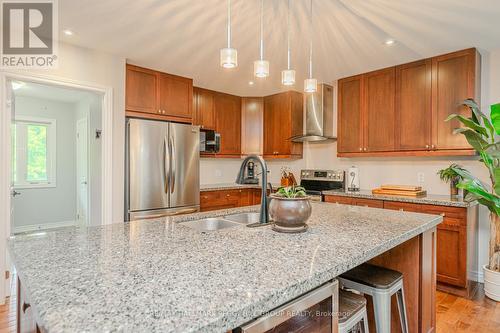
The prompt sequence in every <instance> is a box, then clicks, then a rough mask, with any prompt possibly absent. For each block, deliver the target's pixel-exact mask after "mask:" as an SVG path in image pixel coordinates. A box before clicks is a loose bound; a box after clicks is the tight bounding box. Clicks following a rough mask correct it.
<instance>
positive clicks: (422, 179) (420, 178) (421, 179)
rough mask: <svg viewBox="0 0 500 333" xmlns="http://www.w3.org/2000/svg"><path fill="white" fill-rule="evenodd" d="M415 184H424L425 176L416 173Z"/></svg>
mask: <svg viewBox="0 0 500 333" xmlns="http://www.w3.org/2000/svg"><path fill="white" fill-rule="evenodd" d="M417 182H418V183H424V182H425V174H424V173H423V172H417Z"/></svg>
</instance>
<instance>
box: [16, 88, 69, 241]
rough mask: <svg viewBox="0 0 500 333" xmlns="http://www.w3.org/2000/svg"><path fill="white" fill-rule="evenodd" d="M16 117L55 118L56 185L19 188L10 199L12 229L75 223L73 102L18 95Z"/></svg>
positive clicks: (18, 229)
mask: <svg viewBox="0 0 500 333" xmlns="http://www.w3.org/2000/svg"><path fill="white" fill-rule="evenodd" d="M15 103H16V116H18V115H19V116H20V115H23V116H32V117H43V118H48V119H55V120H56V122H57V123H56V140H57V141H56V146H57V148H56V155H57V156H56V166H57V167H56V187H51V188H32V189H18V190H17V191H18V192H20V193H21V195H19V196H16V197H15V198H14V199H13V206H14V207H13V208H14V214H13V219H12V232H18V231H23V230H24V229H26V226H29V225H39V224H47V223H58V222H74V221H75V213H76V183H75V177H76V164H75V159H76V155H75V144H76V142H75V105H74V104H72V103H63V102H56V101H49V100H44V99H40V98H33V97H25V96H17V97H16V99H15Z"/></svg>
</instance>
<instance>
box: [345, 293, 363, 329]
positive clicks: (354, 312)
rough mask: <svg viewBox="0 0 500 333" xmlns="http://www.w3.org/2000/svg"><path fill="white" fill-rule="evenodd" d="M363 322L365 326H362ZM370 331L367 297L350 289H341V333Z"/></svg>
mask: <svg viewBox="0 0 500 333" xmlns="http://www.w3.org/2000/svg"><path fill="white" fill-rule="evenodd" d="M361 324H363V326H361ZM361 327H362V328H363V329H362V332H363V333H368V315H367V312H366V298H364V297H363V296H362V295H358V294H355V293H353V292H350V291H346V290H340V291H339V333H348V332H360V331H361Z"/></svg>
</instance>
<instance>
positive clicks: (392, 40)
mask: <svg viewBox="0 0 500 333" xmlns="http://www.w3.org/2000/svg"><path fill="white" fill-rule="evenodd" d="M394 43H396V41H395V40H394V39H388V40H386V41H385V42H384V44H385V45H387V46H391V45H394Z"/></svg>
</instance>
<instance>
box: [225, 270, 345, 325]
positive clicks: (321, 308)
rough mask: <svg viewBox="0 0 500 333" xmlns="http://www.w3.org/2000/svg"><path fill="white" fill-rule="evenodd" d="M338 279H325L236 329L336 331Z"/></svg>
mask: <svg viewBox="0 0 500 333" xmlns="http://www.w3.org/2000/svg"><path fill="white" fill-rule="evenodd" d="M338 304H339V301H338V281H337V280H334V281H331V282H328V283H325V284H324V285H322V286H321V287H318V288H316V289H314V290H312V291H310V292H308V293H307V294H305V295H302V296H300V297H298V298H296V299H294V300H292V301H290V302H288V303H286V304H284V305H282V306H280V307H278V308H276V309H274V310H272V311H269V312H268V313H266V314H264V315H262V316H261V317H258V318H257V319H255V320H253V321H251V322H249V323H247V324H245V325H243V326H241V327H239V328H237V329H235V330H233V332H234V333H262V332H266V333H271V332H272V333H294V332H295V333H298V332H300V333H309V332H310V333H337V332H338V321H337V319H338Z"/></svg>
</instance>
